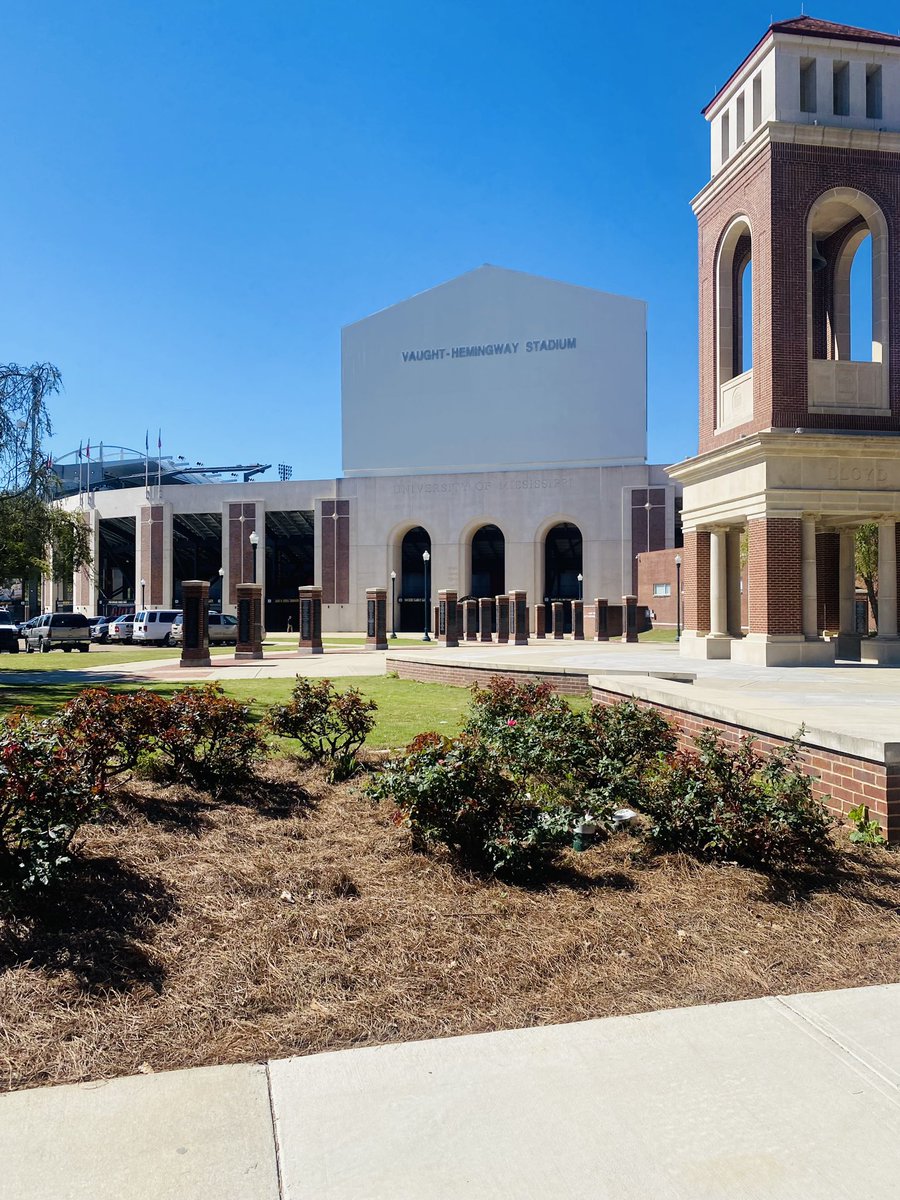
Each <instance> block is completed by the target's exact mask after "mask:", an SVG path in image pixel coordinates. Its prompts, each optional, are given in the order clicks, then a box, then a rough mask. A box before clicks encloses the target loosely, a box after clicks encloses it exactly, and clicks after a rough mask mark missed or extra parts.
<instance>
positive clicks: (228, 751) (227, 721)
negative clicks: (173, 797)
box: [155, 683, 268, 797]
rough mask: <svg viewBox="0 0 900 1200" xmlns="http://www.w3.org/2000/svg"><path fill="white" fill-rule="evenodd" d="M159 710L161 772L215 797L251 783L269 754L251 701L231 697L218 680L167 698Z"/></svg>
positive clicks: (157, 749) (157, 731)
mask: <svg viewBox="0 0 900 1200" xmlns="http://www.w3.org/2000/svg"><path fill="white" fill-rule="evenodd" d="M159 715H160V723H159V727H158V728H157V730H156V741H155V748H156V751H157V758H158V762H159V764H160V765H161V767H162V770H163V773H164V774H165V775H166V776H168V778H170V779H172V780H174V781H177V782H185V783H192V784H194V786H195V787H198V788H201V789H202V790H203V791H206V792H209V793H210V794H211V795H212V796H214V797H219V796H221V795H222V794H223V792H225V791H226V790H227V789H228V788H230V787H239V786H240V785H242V784H245V783H247V782H249V780H250V779H251V778H252V776H253V767H254V765H255V764H256V763H257V762H258V761H259V760H260V759H262V758H264V757H265V756H266V754H267V753H268V748H267V746H266V740H265V737H264V735H263V733H262V731H261V730H260V729H258V728H257V727H256V726H255V725H254V724H253V721H252V719H251V716H250V708H249V705H247V704H241V703H240V702H239V701H237V700H230V699H228V698H227V697H226V696H225V695H224V694H223V692H222V688H221V687H220V686H219V685H218V684H216V683H208V684H206V685H205V686H204V687H202V688H183V689H182V690H181V691H179V692H176V693H175V694H174V695H173V696H172V698H171V699H170V700H168V701H164V702H163V707H162V708H161V710H160V714H159Z"/></svg>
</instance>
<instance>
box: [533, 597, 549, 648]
mask: <svg viewBox="0 0 900 1200" xmlns="http://www.w3.org/2000/svg"><path fill="white" fill-rule="evenodd" d="M534 636H535V637H536V638H540V639H541V640H543V639H544V638H546V636H547V606H546V604H536V605H535V606H534Z"/></svg>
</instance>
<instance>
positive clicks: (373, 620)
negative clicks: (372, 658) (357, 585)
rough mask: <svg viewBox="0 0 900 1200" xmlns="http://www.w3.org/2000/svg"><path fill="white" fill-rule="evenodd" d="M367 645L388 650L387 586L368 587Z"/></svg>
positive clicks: (375, 648)
mask: <svg viewBox="0 0 900 1200" xmlns="http://www.w3.org/2000/svg"><path fill="white" fill-rule="evenodd" d="M366 645H367V646H368V647H370V649H372V650H387V648H388V644H387V588H379V587H374V588H366Z"/></svg>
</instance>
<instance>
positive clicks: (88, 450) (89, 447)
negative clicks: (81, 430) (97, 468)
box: [85, 438, 91, 462]
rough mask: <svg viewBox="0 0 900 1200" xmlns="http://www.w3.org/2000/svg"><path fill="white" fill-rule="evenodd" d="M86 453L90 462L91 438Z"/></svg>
mask: <svg viewBox="0 0 900 1200" xmlns="http://www.w3.org/2000/svg"><path fill="white" fill-rule="evenodd" d="M85 453H86V455H87V458H88V462H90V458H91V440H90V438H88V444H87V450H86V451H85Z"/></svg>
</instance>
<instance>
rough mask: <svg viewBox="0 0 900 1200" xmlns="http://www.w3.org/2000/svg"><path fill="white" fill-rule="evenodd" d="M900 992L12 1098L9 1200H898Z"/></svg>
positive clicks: (662, 1015) (530, 1032) (0, 1128)
mask: <svg viewBox="0 0 900 1200" xmlns="http://www.w3.org/2000/svg"><path fill="white" fill-rule="evenodd" d="M898 1018H900V985H892V986H885V987H874V988H860V989H855V990H851V991H840V992H826V993H818V994H811V995H802V996H792V997H779V998H774V997H769V998H766V999H762V1000H748V1001H741V1002H739V1003H735V1004H720V1005H712V1006H706V1007H700V1008H685V1009H676V1010H670V1011H666V1012H657V1013H647V1014H643V1015H639V1016H629V1017H611V1018H607V1019H605V1020H600V1021H587V1022H584V1023H581V1024H575V1025H556V1026H549V1027H545V1028H536V1029H523V1030H511V1031H508V1032H504V1033H495V1034H482V1035H477V1036H470V1037H459V1038H447V1039H444V1040H439V1041H429V1042H412V1043H406V1044H401V1045H396V1046H382V1047H375V1048H371V1049H362V1050H348V1051H341V1052H338V1053H333V1054H317V1055H311V1056H309V1057H306V1058H293V1059H286V1060H282V1061H279V1062H270V1063H268V1064H264V1065H242V1066H232V1067H210V1068H204V1069H199V1070H193V1071H176V1072H171V1073H168V1074H160V1075H150V1076H135V1077H130V1078H126V1079H117V1080H112V1081H110V1082H106V1083H95V1084H82V1085H77V1086H66V1087H58V1088H44V1089H40V1090H36V1091H27V1092H18V1093H14V1094H11V1095H7V1096H3V1097H0V1164H2V1167H0V1193H2V1195H3V1196H4V1197H6V1196H9V1197H10V1200H12V1198H13V1197H15V1200H88V1198H90V1200H187V1198H188V1197H190V1200H488V1198H490V1200H563V1198H565V1200H676V1198H677V1200H707V1198H708V1200H713V1198H715V1200H732V1198H733V1200H776V1198H777V1200H798V1198H800V1197H804V1198H813V1200H838V1198H841V1200H851V1198H852V1200H855V1198H857V1197H866V1200H888V1198H889V1197H890V1198H891V1200H893V1198H894V1197H896V1196H897V1194H898V1186H900V1185H898V1177H900V1086H898V1085H900V1020H898Z"/></svg>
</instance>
